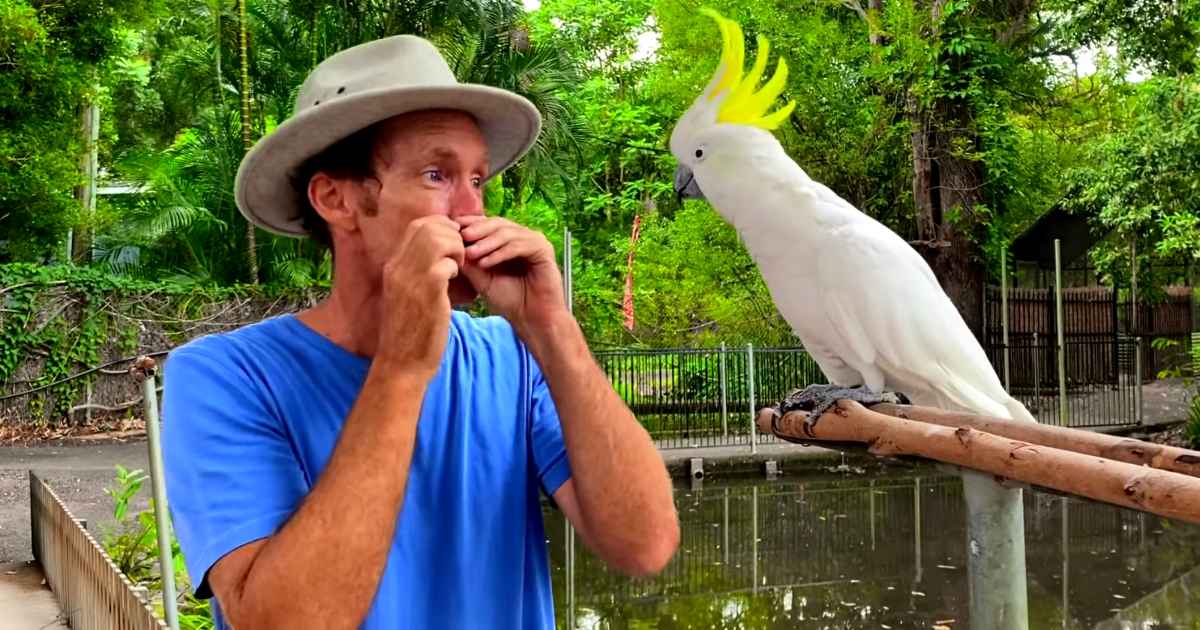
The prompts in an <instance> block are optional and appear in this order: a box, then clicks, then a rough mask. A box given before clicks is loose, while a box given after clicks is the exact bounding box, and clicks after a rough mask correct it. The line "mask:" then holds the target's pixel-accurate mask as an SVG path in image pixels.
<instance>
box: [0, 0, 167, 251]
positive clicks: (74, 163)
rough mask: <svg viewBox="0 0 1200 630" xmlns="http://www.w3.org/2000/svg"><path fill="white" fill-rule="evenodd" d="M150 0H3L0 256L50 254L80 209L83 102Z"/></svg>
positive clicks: (146, 14)
mask: <svg viewBox="0 0 1200 630" xmlns="http://www.w3.org/2000/svg"><path fill="white" fill-rule="evenodd" d="M155 8H156V5H155V4H154V2H153V0H115V1H113V2H105V3H103V4H100V5H97V4H95V3H92V2H88V1H86V0H64V1H61V2H40V1H29V0H0V121H3V124H2V125H0V262H8V261H14V260H41V261H44V260H49V259H51V258H53V257H54V254H55V252H56V251H57V250H58V248H59V247H60V246H61V243H62V242H63V238H64V237H65V236H66V233H67V230H68V228H69V227H70V226H72V225H74V224H75V223H76V221H77V218H78V202H76V201H75V200H74V198H73V197H72V190H73V188H74V187H75V186H76V185H77V184H78V183H79V182H80V180H81V175H80V167H79V158H80V157H81V156H82V154H83V151H84V149H85V144H84V142H85V140H84V138H82V136H81V131H80V129H81V125H80V111H81V108H82V107H83V106H84V105H85V103H86V102H88V101H89V100H90V99H95V98H96V97H97V94H96V90H95V86H96V85H97V84H98V83H99V82H100V81H101V80H102V79H103V78H104V77H105V75H106V74H107V73H109V72H110V71H111V70H112V63H113V62H114V59H113V57H114V55H115V54H116V53H118V52H120V51H122V49H123V47H122V43H123V39H122V34H123V32H124V29H128V28H132V27H135V26H137V25H139V24H141V23H142V22H143V21H145V20H146V19H148V18H149V17H150V16H151V14H152V12H153V11H154V10H155Z"/></svg>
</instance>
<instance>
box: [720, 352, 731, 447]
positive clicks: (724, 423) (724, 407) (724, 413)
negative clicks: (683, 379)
mask: <svg viewBox="0 0 1200 630" xmlns="http://www.w3.org/2000/svg"><path fill="white" fill-rule="evenodd" d="M720 373H721V437H722V438H724V440H725V443H726V444H728V443H729V383H728V382H727V381H726V380H725V342H724V341H722V342H721V364H720Z"/></svg>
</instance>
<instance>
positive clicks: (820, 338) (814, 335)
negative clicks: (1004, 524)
mask: <svg viewBox="0 0 1200 630" xmlns="http://www.w3.org/2000/svg"><path fill="white" fill-rule="evenodd" d="M743 129H746V128H743ZM727 137H728V134H714V136H713V137H712V138H710V139H709V140H708V142H707V144H706V146H707V147H708V151H709V153H710V154H713V153H716V154H717V157H709V158H708V161H709V162H712V163H713V164H697V165H696V168H695V170H694V172H695V176H696V181H697V182H698V183H699V185H700V188H701V190H703V191H704V193H705V196H706V197H707V198H708V199H709V200H710V202H712V203H713V205H714V206H715V207H716V208H717V209H718V210H719V211H720V212H721V214H723V215H724V216H725V217H726V218H727V219H728V220H730V221H731V222H732V223H733V224H734V226H735V227H737V228H738V231H739V232H740V234H741V236H742V238H743V241H744V243H745V245H746V247H747V249H748V250H749V252H750V254H751V255H752V257H753V258H754V260H755V262H756V264H757V265H758V267H759V270H760V271H761V272H762V275H763V278H764V280H765V281H766V283H767V286H768V288H769V289H770V291H771V295H772V297H773V299H774V300H775V303H776V306H777V307H778V308H779V310H780V312H781V313H782V315H783V316H784V318H785V319H786V320H787V321H788V323H789V324H790V325H791V326H792V328H793V329H794V330H795V332H796V334H797V336H798V337H799V338H800V341H801V342H802V343H803V344H804V347H805V348H806V349H807V350H808V352H809V353H810V354H811V355H812V356H813V358H814V359H815V360H816V361H817V363H818V365H820V367H821V369H822V371H823V372H824V373H825V375H826V377H827V378H828V379H829V380H830V382H831V383H835V384H839V385H847V386H849V385H857V384H865V385H866V386H868V387H869V388H871V389H872V390H875V391H879V390H881V389H885V388H886V389H889V390H893V391H900V392H903V393H905V394H907V395H908V396H909V397H910V398H911V399H912V401H913V402H914V403H915V404H920V405H931V406H936V407H941V408H943V409H951V410H958V411H967V412H973V413H979V414H984V415H989V416H996V417H1001V418H1020V419H1023V420H1031V421H1032V420H1033V416H1032V415H1031V414H1029V412H1028V411H1027V410H1026V409H1025V408H1024V407H1023V406H1022V405H1021V404H1020V403H1019V402H1017V401H1016V400H1014V399H1013V398H1012V397H1010V396H1009V395H1008V393H1007V392H1005V391H1004V387H1003V385H1002V384H1001V382H1000V379H999V378H998V377H997V375H996V372H995V370H994V369H993V368H992V365H991V363H990V362H989V361H988V358H987V355H986V354H985V353H984V351H983V348H982V347H981V346H980V345H979V342H978V341H977V340H976V339H975V336H974V335H973V334H972V333H971V331H970V329H969V328H968V327H967V325H966V323H965V322H964V321H963V319H962V317H961V315H960V314H959V312H958V310H957V309H956V308H955V307H954V304H953V303H951V301H950V299H949V298H948V297H947V296H946V293H945V292H944V291H943V290H942V287H941V285H940V284H939V283H938V281H937V278H936V277H935V276H934V274H933V271H932V270H931V269H930V268H929V265H928V264H927V263H926V262H925V260H924V259H923V258H921V256H920V255H919V254H918V253H917V252H916V251H915V250H914V249H913V248H912V247H911V246H910V245H909V244H908V243H906V242H905V241H904V240H903V239H901V238H900V237H899V236H898V235H897V234H896V233H894V232H892V231H891V230H890V229H888V228H887V227H886V226H884V225H883V224H881V223H879V222H878V221H876V220H875V219H873V218H871V217H869V216H867V215H866V214H863V213H862V212H860V211H859V210H857V209H856V208H854V207H853V206H852V205H850V204H849V203H848V202H846V201H845V200H843V199H841V198H840V197H838V196H837V195H836V194H835V193H833V192H832V191H831V190H829V189H828V188H827V187H825V186H824V185H822V184H820V183H818V182H815V181H813V180H812V179H810V178H809V177H808V176H807V174H805V173H804V172H803V170H802V169H800V167H799V166H798V165H796V163H795V162H793V161H792V160H791V159H790V158H789V157H787V155H786V154H785V153H784V152H783V150H782V148H781V147H779V145H778V143H777V142H775V141H774V138H771V137H770V135H769V134H749V135H747V136H745V137H743V138H739V140H738V141H736V142H735V143H732V144H734V145H735V146H734V147H724V148H725V149H734V148H736V149H737V150H739V151H740V152H741V156H740V159H739V160H737V161H736V162H735V161H734V160H732V158H730V159H721V157H720V155H721V152H722V150H723V149H722V148H720V147H717V148H716V150H714V147H713V145H714V144H715V143H720V142H722V141H723V140H725V139H726V138H727ZM766 138H769V139H770V140H769V141H766ZM747 147H749V149H750V150H747ZM730 165H735V166H734V168H729V167H730Z"/></svg>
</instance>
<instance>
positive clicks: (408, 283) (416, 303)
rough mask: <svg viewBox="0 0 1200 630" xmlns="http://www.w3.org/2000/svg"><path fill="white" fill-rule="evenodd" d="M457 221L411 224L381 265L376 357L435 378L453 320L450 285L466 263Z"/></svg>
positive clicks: (423, 220)
mask: <svg viewBox="0 0 1200 630" xmlns="http://www.w3.org/2000/svg"><path fill="white" fill-rule="evenodd" d="M463 260H464V251H463V239H462V236H461V235H460V234H459V226H458V224H457V223H455V222H454V221H451V220H450V219H449V218H447V217H444V216H440V215H437V216H428V217H423V218H420V219H417V220H415V221H413V222H412V223H410V224H409V225H408V228H407V229H406V230H405V231H404V235H403V236H402V237H401V238H400V246H399V247H398V248H397V249H396V253H395V254H394V255H393V256H392V258H391V260H389V261H388V262H387V263H385V264H384V266H383V288H382V299H381V300H380V313H379V317H380V328H379V346H378V350H377V358H379V359H382V360H383V361H385V362H389V363H391V364H394V365H396V366H398V367H401V368H403V369H412V370H415V371H416V373H418V374H420V375H421V376H423V377H426V378H428V379H432V378H433V375H434V374H435V373H436V372H437V369H438V366H439V365H440V364H441V361H442V354H443V353H444V352H445V349H446V339H447V337H448V335H449V326H450V297H449V295H448V293H447V289H448V287H449V284H450V280H451V279H453V278H454V277H456V276H457V275H458V273H459V270H460V269H461V268H462V266H463Z"/></svg>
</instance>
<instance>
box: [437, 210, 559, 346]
mask: <svg viewBox="0 0 1200 630" xmlns="http://www.w3.org/2000/svg"><path fill="white" fill-rule="evenodd" d="M457 221H458V223H459V224H460V225H461V226H462V240H463V241H464V242H465V243H469V245H468V246H467V248H466V264H465V265H464V266H463V274H464V275H465V276H466V277H467V280H470V281H471V284H473V285H474V286H475V289H476V290H477V291H479V294H480V295H482V296H483V298H484V299H485V300H487V303H488V306H489V307H490V308H491V309H492V310H493V311H494V312H495V313H496V314H498V315H501V316H503V317H504V318H505V319H508V320H509V321H510V322H512V324H513V326H514V327H516V328H518V329H521V328H528V327H533V328H539V327H542V326H544V325H545V324H546V323H547V322H550V321H551V320H552V319H553V318H554V317H557V316H560V315H562V314H564V313H566V312H567V305H566V300H565V299H564V297H563V285H562V278H561V277H560V276H559V271H558V265H557V264H555V261H554V247H553V246H551V245H550V241H547V240H546V237H545V236H543V235H542V233H541V232H537V231H535V230H531V229H529V228H527V227H524V226H522V225H518V224H516V223H513V222H512V221H509V220H507V219H500V218H495V217H484V216H479V215H475V216H468V217H459V218H458V219H457Z"/></svg>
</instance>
